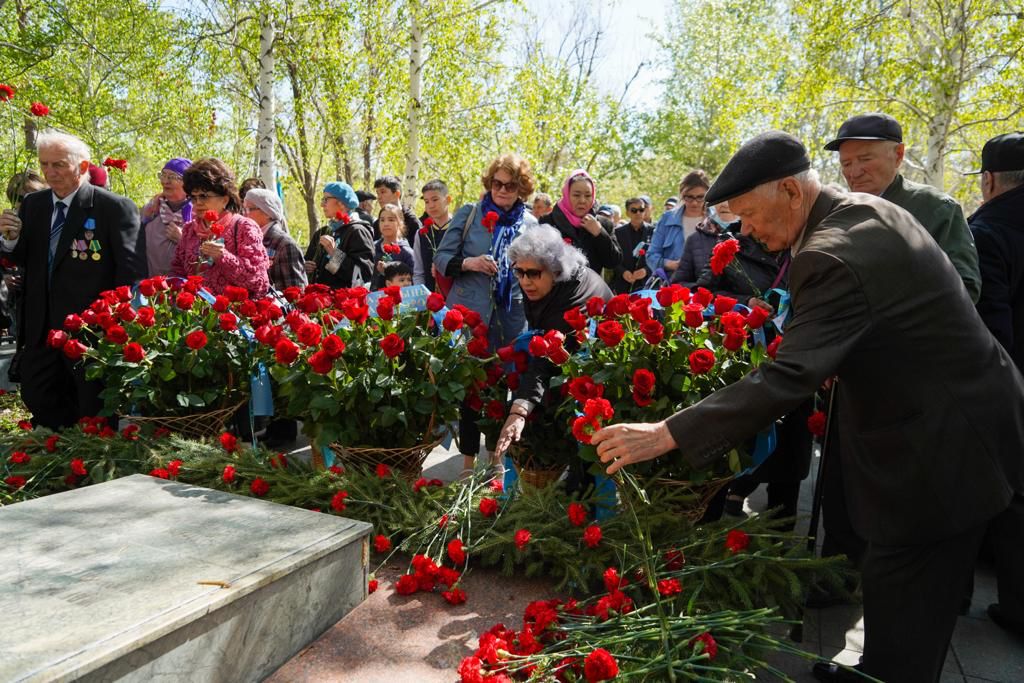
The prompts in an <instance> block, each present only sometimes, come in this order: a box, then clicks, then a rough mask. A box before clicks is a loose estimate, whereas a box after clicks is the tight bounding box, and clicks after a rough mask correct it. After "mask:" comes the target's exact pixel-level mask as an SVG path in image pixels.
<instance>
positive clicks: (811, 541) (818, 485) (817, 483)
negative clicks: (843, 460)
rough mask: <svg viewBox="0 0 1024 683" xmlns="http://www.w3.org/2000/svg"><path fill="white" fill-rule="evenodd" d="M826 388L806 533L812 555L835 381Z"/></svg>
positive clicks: (830, 427)
mask: <svg viewBox="0 0 1024 683" xmlns="http://www.w3.org/2000/svg"><path fill="white" fill-rule="evenodd" d="M837 381H838V380H833V381H832V386H830V387H829V389H828V398H827V399H825V403H826V408H825V436H824V437H822V439H821V455H820V456H819V458H818V474H817V476H816V477H815V479H814V495H813V496H812V498H811V500H812V503H811V528H810V529H809V530H808V533H807V550H808V552H810V553H811V554H812V555H813V554H815V553H816V548H817V545H818V522H819V520H820V518H821V501H822V498H824V495H825V490H824V486H823V485H822V483H823V478H824V476H825V459H826V458H827V456H828V446H829V441H830V439H829V436H830V434H831V433H832V405H833V404H834V402H835V399H836V382H837Z"/></svg>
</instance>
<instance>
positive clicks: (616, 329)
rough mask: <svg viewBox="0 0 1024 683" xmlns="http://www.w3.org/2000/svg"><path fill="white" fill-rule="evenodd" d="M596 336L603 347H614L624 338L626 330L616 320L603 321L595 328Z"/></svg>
mask: <svg viewBox="0 0 1024 683" xmlns="http://www.w3.org/2000/svg"><path fill="white" fill-rule="evenodd" d="M597 336H598V337H599V338H600V339H601V341H602V342H604V344H605V346H615V345H617V344H618V343H619V342H620V341H622V338H623V337H625V336H626V330H625V329H624V328H623V327H622V325H621V324H620V323H619V322H618V321H617V320H605V321H603V322H601V323H600V324H599V325H598V326H597Z"/></svg>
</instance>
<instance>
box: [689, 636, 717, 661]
mask: <svg viewBox="0 0 1024 683" xmlns="http://www.w3.org/2000/svg"><path fill="white" fill-rule="evenodd" d="M690 644H691V645H697V644H700V645H702V646H703V649H702V650H701V652H706V653H707V655H708V659H709V660H711V659H714V658H715V657H716V656H717V655H718V643H716V642H715V639H714V638H712V637H711V634H710V633H707V632H704V633H702V634H700V635H699V636H695V637H694V638H693V639H692V640H690Z"/></svg>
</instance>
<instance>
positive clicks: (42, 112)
mask: <svg viewBox="0 0 1024 683" xmlns="http://www.w3.org/2000/svg"><path fill="white" fill-rule="evenodd" d="M28 110H29V111H30V112H32V116H47V115H49V113H50V108H49V107H47V106H46V105H45V104H43V103H42V102H33V103H32V106H31V107H29V108H28Z"/></svg>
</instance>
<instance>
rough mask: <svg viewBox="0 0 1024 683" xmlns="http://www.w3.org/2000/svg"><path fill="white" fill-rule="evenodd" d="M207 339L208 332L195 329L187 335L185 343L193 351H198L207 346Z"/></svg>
mask: <svg viewBox="0 0 1024 683" xmlns="http://www.w3.org/2000/svg"><path fill="white" fill-rule="evenodd" d="M207 341H208V339H207V338H206V333H205V332H203V331H202V330H193V331H192V332H189V333H188V334H187V335H185V345H186V346H187V347H189V348H190V349H192V350H193V351H198V350H199V349H201V348H203V347H204V346H206V342H207Z"/></svg>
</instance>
